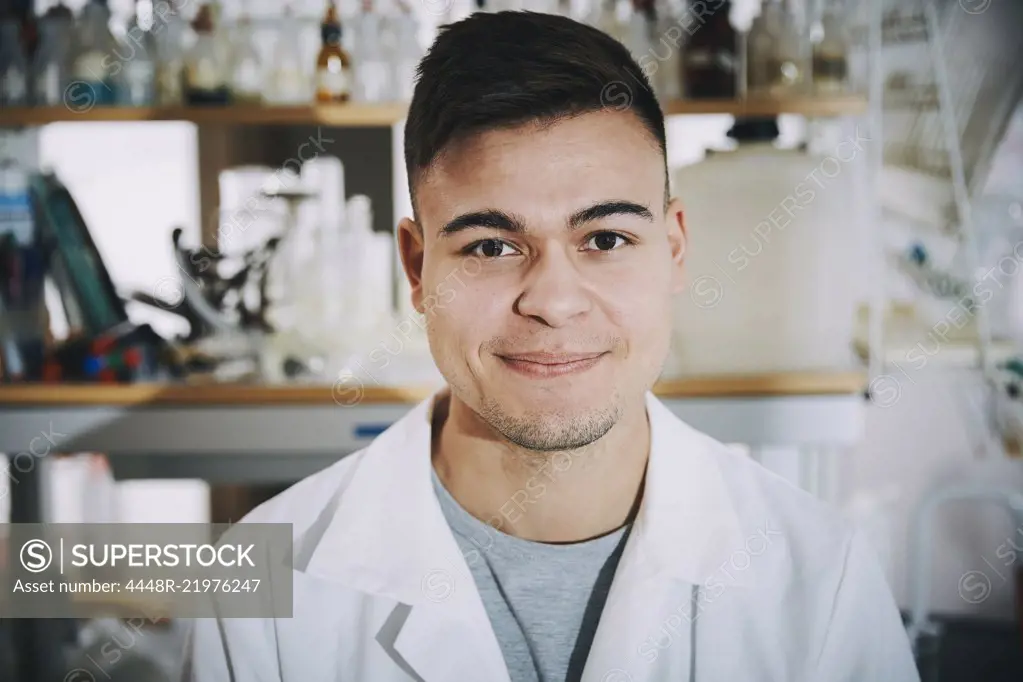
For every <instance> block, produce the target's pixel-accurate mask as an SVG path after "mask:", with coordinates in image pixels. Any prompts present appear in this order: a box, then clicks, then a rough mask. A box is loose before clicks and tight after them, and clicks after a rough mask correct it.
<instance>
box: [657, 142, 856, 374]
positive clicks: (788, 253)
mask: <svg viewBox="0 0 1023 682" xmlns="http://www.w3.org/2000/svg"><path fill="white" fill-rule="evenodd" d="M824 132H825V133H830V134H831V136H832V139H833V140H834V139H837V140H838V142H837V143H834V144H833V145H832V144H830V143H829V144H826V145H821V144H815V145H813V146H818V147H819V146H823V147H824V149H825V150H828V151H827V152H826V153H822V152H818V153H815V154H808V153H803V152H801V151H798V150H782V149H777V148H775V147H774V146H773V144H772V143H771V142H755V143H743V144H741V145H739V147H738V148H737V149H736V150H734V151H726V152H718V153H713V154H710V155H709V156H708V158H707V159H706V160H704V161H703V162H701V163H697V164H694V165H691V166H686V167H683V168H680V169H678V170H676V171H675V172H674V173H673V178H672V180H673V191H674V193H675V194H676V195H677V196H679V197H681V198H682V201H683V204H684V211H685V218H686V226H687V234H688V245H687V253H686V271H687V280H688V284H689V286H688V290H687V291H686V292H685V293H683V295H681V296H680V297H679V299H678V301H677V304H676V316H675V321H674V322H675V342H674V344H673V349H674V356H673V357H672V358H671V362H669V364H668V367H666V369H665V373H666V374H699V373H718V372H740V371H772V370H798V369H837V368H845V367H849V366H850V364H851V363H852V361H853V355H852V350H851V340H852V336H853V320H854V313H855V303H856V300H857V299H858V298H859V291H860V290H861V289H862V288H863V287H862V284H861V283H860V282H858V279H859V278H862V277H863V276H864V275H863V272H864V270H863V264H864V260H863V258H862V257H861V254H862V253H863V251H862V248H861V246H862V244H863V243H864V242H863V241H862V240H861V239H860V237H861V235H863V234H864V233H865V231H866V229H867V226H866V225H865V224H864V222H863V221H862V220H861V218H860V215H862V214H861V211H862V208H861V207H862V206H863V204H864V202H863V201H862V200H861V199H860V198H858V194H859V192H858V187H859V180H860V179H859V178H857V174H858V173H860V172H862V169H863V168H864V167H865V164H866V152H865V150H864V149H862V148H857V146H856V143H854V142H853V140H854V139H855V138H854V136H853V135H848V136H836V135H834V134H833V133H834V131H824ZM858 144H859V145H860V146H861V147H862V146H863V145H865V144H869V143H868V142H862V141H861V142H860V143H858Z"/></svg>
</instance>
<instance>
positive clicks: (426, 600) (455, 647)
mask: <svg viewBox="0 0 1023 682" xmlns="http://www.w3.org/2000/svg"><path fill="white" fill-rule="evenodd" d="M443 394H444V392H441V393H439V394H437V395H435V396H433V397H432V398H430V399H428V400H426V401H424V402H422V403H420V404H419V405H418V406H417V407H416V408H414V409H413V410H412V411H410V412H409V413H408V414H407V415H406V416H405V417H403V418H402V419H401V420H400V421H399V422H397V423H396V424H395V425H393V426H392V427H391V428H390V429H388V430H387V431H386V432H384V433H383V434H381V436H379V437H378V438H377V439H376V440H375V441H374V442H373V443H372V444H371V445H370V446H369V448H367V450H366V452H365V453H364V454H363V457H362V461H360V462H359V463H358V464H357V466H356V468H355V470H354V473H353V475H352V479H351V481H350V482H349V484H348V485H347V487H346V489H345V491H344V494H343V495H341V496H340V499H339V501H338V502H337V504H336V507H335V508H334V509H328V510H326V511H325V516H324V520H323V526H325V528H324V529H323V530H322V533H320V532H313V533H311V535H310V537H308V538H303V539H302V541H301V542H300V543H296V544H299V545H301V546H303V547H307V548H308V549H307V550H304V551H305V553H306V554H307V556H308V558H307V559H306V560H305V561H303V562H300V563H301V564H302V565H301V566H300V567H296V568H297V570H304V571H305V572H307V573H309V574H310V575H312V576H315V577H317V578H321V579H324V580H330V581H334V582H338V583H341V584H343V585H345V586H347V587H350V588H353V589H357V590H360V591H362V592H366V593H369V594H373V595H377V596H380V597H383V598H389V599H393V600H394V601H396V602H397V606H396V607H395V608H394V610H393V611H392V613H391V615H390V617H389V618H388V619H387V622H386V623H385V624H384V625H383V626H382V627H381V629H380V631H379V632H378V633H377V635H376V641H377V642H378V643H379V644H380V645H381V646H382V647H383V648H384V649H385V651H387V652H388V654H389V655H390V656H391V657H392V659H394V661H395V663H396V665H397V666H399V667H400V668H403V669H404V670H405V671H406V672H407V673H408V674H409V675H410V676H411V677H412V679H417V680H423V681H425V682H464V681H465V680H475V679H479V680H488V681H490V680H493V681H494V682H508V672H507V667H506V665H505V663H504V656H503V654H502V653H501V649H500V645H499V644H498V642H497V638H496V637H495V635H494V632H493V628H492V627H491V625H490V620H489V618H488V616H487V613H486V609H485V608H484V606H483V601H482V599H481V598H480V596H479V592H478V591H477V589H476V584H475V581H474V580H473V577H472V574H471V573H470V571H469V568H468V565H467V564H466V561H465V559H464V557H463V556H462V554H461V552H460V551H459V548H458V544H457V543H456V541H455V539H454V537H453V535H452V533H451V530H450V528H449V526H448V525H447V521H446V520H445V519H444V515H443V512H442V510H441V508H440V503H439V502H438V501H437V498H436V495H435V493H434V490H433V486H432V481H431V476H430V467H431V466H432V465H431V463H430V443H431V421H432V416H433V407H434V404H435V401H436V400H438V399H439V398H440V397H441V396H442V395H443ZM299 551H302V550H299ZM299 551H296V555H298V554H299Z"/></svg>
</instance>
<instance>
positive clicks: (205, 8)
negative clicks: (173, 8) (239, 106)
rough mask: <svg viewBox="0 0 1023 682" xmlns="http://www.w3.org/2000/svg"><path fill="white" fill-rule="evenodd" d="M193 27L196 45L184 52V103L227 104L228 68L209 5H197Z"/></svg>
mask: <svg viewBox="0 0 1023 682" xmlns="http://www.w3.org/2000/svg"><path fill="white" fill-rule="evenodd" d="M192 28H193V29H194V30H195V44H194V45H192V49H190V50H189V51H188V53H187V54H186V55H185V87H184V96H185V102H186V103H187V104H189V105H192V106H203V105H223V104H227V103H228V101H229V92H228V88H227V68H226V65H225V64H224V58H223V53H222V50H221V46H220V44H219V43H218V41H217V36H216V34H215V31H216V26H215V24H214V12H213V8H212V7H211V6H210V5H209V4H203V5H202V6H201V7H200V8H199V13H198V14H197V15H196V17H195V20H194V21H193V22H192Z"/></svg>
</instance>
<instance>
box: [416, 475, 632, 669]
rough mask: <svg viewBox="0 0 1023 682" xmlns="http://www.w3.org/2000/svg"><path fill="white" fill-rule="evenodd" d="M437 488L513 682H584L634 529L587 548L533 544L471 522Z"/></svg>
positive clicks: (582, 545)
mask: <svg viewBox="0 0 1023 682" xmlns="http://www.w3.org/2000/svg"><path fill="white" fill-rule="evenodd" d="M433 484H434V489H435V490H436V493H437V499H438V500H440V506H441V509H442V510H443V511H444V516H445V518H446V519H447V521H448V525H450V526H451V530H452V532H453V533H454V536H455V540H457V542H458V546H459V548H461V550H462V556H463V557H465V560H466V563H467V564H468V566H469V570H470V571H471V572H472V576H473V579H474V580H475V581H476V588H477V590H478V591H479V593H480V596H481V597H482V599H483V604H484V606H485V607H486V610H487V614H488V615H489V616H490V623H491V626H492V627H493V628H494V634H495V635H496V636H497V640H498V642H499V643H500V645H501V650H502V652H503V653H504V660H505V663H506V664H507V666H508V672H509V674H510V677H511V680H512V682H575V681H577V680H579V679H580V678H581V677H582V673H583V666H584V665H585V664H586V656H587V654H588V653H589V650H590V645H591V644H592V642H593V635H594V633H596V630H597V623H598V622H599V620H600V614H601V612H602V611H603V609H604V602H605V601H606V600H607V594H608V590H609V589H610V587H611V580H612V578H613V577H614V572H615V568H616V567H617V566H618V560H619V558H620V557H621V553H622V549H623V548H624V546H625V539H626V536H627V530H628V527H625V528H620V529H618V530H616V531H615V532H613V533H610V534H608V535H604V536H601V537H599V538H596V539H593V540H587V541H586V542H578V543H572V544H563V545H556V544H546V543H541V542H531V541H529V540H522V539H520V538H516V537H514V536H511V535H508V534H506V533H502V532H501V531H498V530H497V529H495V528H494V527H493V526H491V525H490V524H487V523H484V522H483V521H480V520H479V519H477V518H475V517H474V516H472V515H471V514H469V512H467V511H466V510H465V509H463V508H462V506H461V505H460V504H458V502H457V501H456V500H455V499H454V498H453V497H452V496H451V493H449V492H448V491H447V490H446V489H445V488H444V485H443V484H442V483H441V481H440V478H439V477H438V476H437V474H436V472H433ZM523 513H524V514H528V513H529V508H528V507H527V508H526V510H525V511H524V512H523Z"/></svg>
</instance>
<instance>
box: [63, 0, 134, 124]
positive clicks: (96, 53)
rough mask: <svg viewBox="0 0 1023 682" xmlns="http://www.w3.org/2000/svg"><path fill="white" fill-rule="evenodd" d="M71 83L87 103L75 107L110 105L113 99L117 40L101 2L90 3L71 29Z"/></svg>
mask: <svg viewBox="0 0 1023 682" xmlns="http://www.w3.org/2000/svg"><path fill="white" fill-rule="evenodd" d="M73 42H74V48H73V57H72V59H73V61H72V66H71V76H70V77H71V81H72V82H73V84H74V85H75V86H76V87H75V90H76V91H77V92H80V93H81V96H77V95H76V98H77V99H79V100H80V99H81V97H82V96H84V97H86V98H87V99H88V101H79V102H77V103H76V106H83V105H84V106H90V107H91V106H93V105H99V106H110V105H112V104H114V103H115V102H116V100H117V90H116V88H117V83H116V80H117V78H116V77H117V75H118V71H119V70H120V68H121V65H120V63H119V61H118V57H117V52H118V46H117V41H116V40H115V39H114V35H113V33H111V32H110V8H109V7H107V3H106V1H105V0H90V2H89V3H88V4H87V5H85V7H83V8H82V11H81V13H80V14H79V15H78V23H77V25H76V26H75V36H74V41H73ZM69 92H70V91H69Z"/></svg>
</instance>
